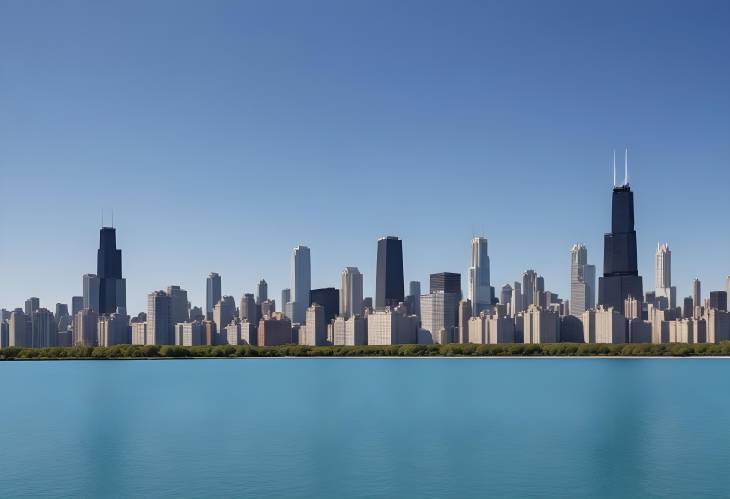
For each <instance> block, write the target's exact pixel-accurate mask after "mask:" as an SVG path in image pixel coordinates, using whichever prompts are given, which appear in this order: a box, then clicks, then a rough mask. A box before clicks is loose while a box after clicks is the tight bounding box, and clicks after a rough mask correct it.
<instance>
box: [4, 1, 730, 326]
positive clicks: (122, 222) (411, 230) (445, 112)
mask: <svg viewBox="0 0 730 499" xmlns="http://www.w3.org/2000/svg"><path fill="white" fill-rule="evenodd" d="M728 26H730V2H727V1H714V2H713V1H692V2H690V1H679V2H673V1H641V2H636V1H629V2H616V1H610V2H609V1H605V2H585V1H576V2H570V1H560V2H557V1H553V2H544V1H531V2H525V1H503V2H487V1H475V2H447V1H439V2H429V1H421V0H418V1H398V2H393V1H345V2H343V1H339V0H338V1H331V2H329V1H328V2H319V1H314V2H300V1H290V2H289V1H259V2H214V1H211V2H200V1H190V2H184V1H171V2H162V1H155V2H147V1H144V2H132V1H124V2H95V1H94V2H92V1H90V2H73V1H63V2H50V1H44V2H35V1H25V0H23V1H20V0H18V1H8V0H4V1H1V2H0V182H1V184H0V203H1V204H0V206H1V210H0V238H1V242H2V244H0V306H3V307H6V308H12V307H15V306H21V305H22V303H23V300H24V299H25V298H27V297H28V296H39V297H40V298H41V303H42V305H45V306H49V307H50V306H52V304H53V303H55V302H56V301H63V302H69V301H70V298H71V296H72V295H74V294H81V275H82V274H83V273H86V272H95V271H96V248H97V245H98V228H99V225H100V210H101V209H102V208H105V209H106V210H107V212H109V211H110V210H111V209H112V208H114V210H115V222H116V225H117V227H118V242H119V246H120V247H121V248H122V250H123V258H124V273H125V277H126V278H127V290H128V291H127V294H128V297H127V300H128V305H129V309H130V312H135V313H136V312H138V311H140V310H144V309H145V308H146V294H147V293H148V292H150V291H152V290H155V289H161V288H164V287H166V286H168V285H170V284H180V285H182V286H183V287H185V288H186V289H188V291H189V293H190V298H191V300H192V301H193V304H200V303H201V301H202V299H203V290H204V279H205V276H206V275H207V274H208V273H209V272H211V271H216V272H219V273H220V274H221V275H222V277H223V292H224V293H225V294H232V295H234V296H235V297H236V299H238V298H239V297H240V296H241V294H242V293H243V292H251V291H252V290H253V289H254V286H255V284H256V282H257V281H258V280H259V279H260V278H262V277H264V278H266V279H267V281H268V282H269V289H270V294H272V295H273V297H274V298H276V299H277V306H279V303H278V302H279V298H280V294H279V293H280V290H281V288H282V287H288V286H289V279H290V277H289V276H290V258H291V249H292V247H294V246H295V245H297V244H306V245H308V246H309V247H310V248H311V250H312V285H313V287H323V286H337V287H339V272H340V270H341V269H342V267H344V266H346V265H356V266H358V267H360V269H361V270H362V271H363V273H364V274H365V288H366V289H365V292H366V294H367V295H371V294H372V293H373V289H374V267H375V256H376V240H377V238H378V237H379V236H381V235H389V234H392V235H398V236H400V237H401V238H402V239H403V241H404V253H405V276H406V280H413V279H418V280H421V281H424V289H426V288H427V285H426V284H425V281H427V278H428V274H429V273H430V272H438V271H452V272H453V271H456V272H461V273H462V282H463V285H464V288H466V268H467V266H468V260H469V241H470V238H471V237H472V235H473V234H476V233H479V234H483V235H486V236H487V237H488V238H489V244H490V254H491V262H492V276H493V283H494V285H495V287H499V286H501V285H502V284H504V283H505V282H511V281H513V280H515V279H519V278H520V276H521V273H522V272H523V271H524V270H525V269H527V268H534V269H536V270H537V271H538V272H539V273H541V274H542V275H544V276H545V281H546V286H547V288H548V289H551V290H553V291H556V292H558V293H560V294H561V296H565V295H566V294H567V292H568V288H569V249H570V246H571V244H573V243H574V242H583V243H585V244H586V245H587V246H588V252H589V260H590V261H591V262H593V263H595V264H596V265H597V269H598V273H599V274H600V273H601V272H602V266H603V265H602V255H603V247H602V246H603V243H602V237H603V233H604V232H605V231H607V230H609V212H610V191H611V150H612V149H613V148H617V149H622V148H623V147H624V146H628V147H629V161H630V177H631V178H630V180H631V184H632V187H633V189H634V191H635V193H636V212H637V213H636V215H637V217H636V220H637V230H638V239H639V262H640V272H641V273H642V274H643V276H644V286H645V289H651V288H653V286H654V252H655V250H656V244H657V242H659V241H662V242H664V241H667V242H669V244H670V247H671V249H672V252H673V262H674V265H673V277H674V279H673V280H674V284H675V285H677V286H678V288H679V293H680V295H681V296H685V295H686V294H688V293H689V291H690V289H689V288H690V280H691V279H692V278H693V277H695V276H699V277H700V278H701V279H702V281H703V284H704V291H705V293H706V292H707V291H709V290H710V289H721V288H722V286H723V281H724V277H725V276H726V275H728V274H730V229H729V228H728V220H729V216H730V202H729V201H728V199H729V197H730V196H729V195H730V192H729V191H730V62H729V60H728V54H730V29H728Z"/></svg>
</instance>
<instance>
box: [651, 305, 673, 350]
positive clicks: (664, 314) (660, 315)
mask: <svg viewBox="0 0 730 499" xmlns="http://www.w3.org/2000/svg"><path fill="white" fill-rule="evenodd" d="M648 317H649V322H651V342H652V343H656V344H659V343H669V322H670V321H674V320H675V319H676V318H677V314H676V311H675V310H674V309H660V308H656V307H654V306H653V305H650V306H649V307H648Z"/></svg>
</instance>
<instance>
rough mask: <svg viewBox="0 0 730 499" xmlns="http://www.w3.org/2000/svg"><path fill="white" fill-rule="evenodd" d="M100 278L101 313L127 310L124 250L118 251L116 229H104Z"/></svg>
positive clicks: (98, 271)
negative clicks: (123, 273)
mask: <svg viewBox="0 0 730 499" xmlns="http://www.w3.org/2000/svg"><path fill="white" fill-rule="evenodd" d="M96 275H97V276H98V277H99V313H101V314H113V313H114V312H116V311H117V307H121V308H126V289H125V282H124V279H122V250H120V249H117V235H116V229H114V228H112V227H102V228H101V230H100V231H99V251H98V252H97V257H96Z"/></svg>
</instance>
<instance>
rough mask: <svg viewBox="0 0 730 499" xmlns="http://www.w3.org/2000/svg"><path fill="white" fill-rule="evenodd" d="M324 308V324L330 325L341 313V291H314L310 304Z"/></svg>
mask: <svg viewBox="0 0 730 499" xmlns="http://www.w3.org/2000/svg"><path fill="white" fill-rule="evenodd" d="M314 303H316V304H317V305H322V307H324V322H325V324H329V323H330V321H332V319H334V318H335V317H336V316H337V315H338V314H339V313H340V291H339V290H338V289H336V288H320V289H313V290H311V291H310V292H309V304H310V305H312V304H314Z"/></svg>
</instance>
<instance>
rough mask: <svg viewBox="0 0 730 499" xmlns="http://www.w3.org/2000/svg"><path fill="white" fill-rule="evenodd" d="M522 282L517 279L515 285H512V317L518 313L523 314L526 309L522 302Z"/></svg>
mask: <svg viewBox="0 0 730 499" xmlns="http://www.w3.org/2000/svg"><path fill="white" fill-rule="evenodd" d="M522 299H523V295H522V284H521V283H519V282H517V281H515V283H514V286H512V299H511V300H510V307H509V310H510V315H511V316H512V317H515V316H516V315H517V314H521V313H522V312H523V311H524V307H523V304H522Z"/></svg>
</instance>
